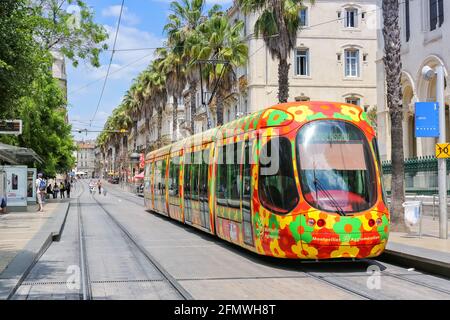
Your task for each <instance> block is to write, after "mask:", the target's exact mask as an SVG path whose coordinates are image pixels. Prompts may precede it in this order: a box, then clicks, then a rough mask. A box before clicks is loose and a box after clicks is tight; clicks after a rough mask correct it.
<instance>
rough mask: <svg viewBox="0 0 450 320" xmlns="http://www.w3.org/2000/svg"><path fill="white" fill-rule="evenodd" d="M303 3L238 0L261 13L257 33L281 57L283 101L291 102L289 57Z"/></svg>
mask: <svg viewBox="0 0 450 320" xmlns="http://www.w3.org/2000/svg"><path fill="white" fill-rule="evenodd" d="M310 2H311V3H314V0H310ZM303 4H304V0H268V1H261V0H238V5H239V6H241V7H242V9H243V12H244V13H246V14H247V13H251V12H255V13H261V14H260V16H259V18H258V19H257V20H256V22H255V35H256V36H257V37H258V36H259V35H260V34H261V35H262V36H263V38H264V41H265V43H266V45H267V47H268V48H269V52H270V54H271V56H272V58H276V59H278V101H279V102H287V101H288V98H289V68H290V63H288V58H289V55H290V53H291V51H292V50H293V49H294V48H295V46H296V42H297V32H298V31H299V29H300V18H299V14H300V10H301V9H302V8H303V7H304V5H303Z"/></svg>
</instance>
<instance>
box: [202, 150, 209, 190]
mask: <svg viewBox="0 0 450 320" xmlns="http://www.w3.org/2000/svg"><path fill="white" fill-rule="evenodd" d="M208 163H209V153H207V152H205V153H203V159H202V164H201V172H200V196H201V197H206V196H207V194H208Z"/></svg>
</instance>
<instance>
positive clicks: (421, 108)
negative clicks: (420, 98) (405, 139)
mask: <svg viewBox="0 0 450 320" xmlns="http://www.w3.org/2000/svg"><path fill="white" fill-rule="evenodd" d="M415 120H416V121H415V124H416V125H415V127H416V130H415V131H416V137H417V138H437V137H439V103H437V102H416V119H415Z"/></svg>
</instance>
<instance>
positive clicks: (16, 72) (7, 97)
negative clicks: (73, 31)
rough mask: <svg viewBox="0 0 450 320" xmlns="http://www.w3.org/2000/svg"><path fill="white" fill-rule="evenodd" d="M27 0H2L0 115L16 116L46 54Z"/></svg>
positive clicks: (0, 20)
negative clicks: (19, 102)
mask: <svg viewBox="0 0 450 320" xmlns="http://www.w3.org/2000/svg"><path fill="white" fill-rule="evenodd" d="M26 4H27V2H26V1H25V0H3V1H0V118H11V117H13V110H14V109H17V106H18V105H17V102H18V100H19V99H20V97H22V96H24V95H26V94H27V89H28V88H29V85H30V83H31V82H32V81H33V79H34V78H35V77H36V74H37V72H39V66H40V63H41V61H42V57H43V56H45V55H46V53H45V52H44V51H42V50H41V48H40V47H39V45H38V44H37V43H36V42H35V41H34V39H33V31H34V28H33V24H32V21H31V20H32V19H31V17H30V16H29V15H28V13H27V7H26Z"/></svg>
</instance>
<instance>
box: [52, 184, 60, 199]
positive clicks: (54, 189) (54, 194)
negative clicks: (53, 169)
mask: <svg viewBox="0 0 450 320" xmlns="http://www.w3.org/2000/svg"><path fill="white" fill-rule="evenodd" d="M58 192H59V187H58V183H57V182H56V181H55V184H54V185H53V199H58Z"/></svg>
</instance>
